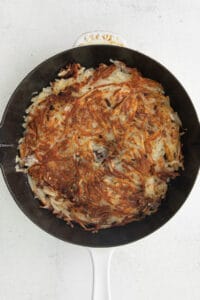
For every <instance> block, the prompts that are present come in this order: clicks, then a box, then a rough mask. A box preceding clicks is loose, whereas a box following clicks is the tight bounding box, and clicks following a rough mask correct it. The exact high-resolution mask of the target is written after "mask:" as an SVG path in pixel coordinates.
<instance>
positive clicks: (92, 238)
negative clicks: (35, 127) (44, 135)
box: [0, 45, 200, 247]
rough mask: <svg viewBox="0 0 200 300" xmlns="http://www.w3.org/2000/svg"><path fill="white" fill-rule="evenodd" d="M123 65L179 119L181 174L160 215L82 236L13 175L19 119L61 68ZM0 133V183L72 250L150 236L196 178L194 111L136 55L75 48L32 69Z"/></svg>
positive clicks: (160, 71) (173, 83)
mask: <svg viewBox="0 0 200 300" xmlns="http://www.w3.org/2000/svg"><path fill="white" fill-rule="evenodd" d="M110 58H112V59H118V60H122V61H124V62H125V63H126V64H127V65H129V66H131V67H137V68H138V69H139V70H140V71H141V73H142V74H143V75H144V76H146V77H149V78H151V79H154V80H157V81H158V82H160V83H161V84H162V85H163V87H164V89H165V91H166V94H167V95H169V96H170V99H171V105H172V106H173V108H174V109H175V111H177V112H178V113H179V116H180V118H181V120H182V122H183V127H184V128H187V131H186V133H185V135H184V136H183V138H182V143H183V145H184V147H183V151H184V157H185V170H184V171H183V172H182V174H181V176H179V177H177V178H176V179H175V180H174V181H172V182H171V183H170V185H169V189H168V193H167V196H166V199H165V200H164V201H163V203H162V205H161V207H160V209H159V211H158V212H157V213H155V214H153V215H152V216H149V217H147V218H145V219H144V220H143V221H140V222H133V223H131V224H128V225H126V226H124V227H116V228H112V229H106V230H101V231H100V232H99V233H97V234H92V233H90V232H86V231H84V230H83V229H82V228H80V227H79V226H78V225H75V226H74V228H71V227H69V226H68V225H66V223H65V222H64V221H62V220H59V219H57V218H56V217H55V216H53V215H52V214H51V213H50V212H49V211H47V210H45V209H42V208H40V204H39V201H38V200H34V196H33V193H32V192H31V190H30V188H29V185H28V182H27V178H26V176H25V175H24V174H21V173H16V171H15V156H16V154H17V141H18V140H19V138H20V137H21V136H22V133H23V128H22V126H21V124H22V122H23V115H24V111H25V109H26V108H27V107H28V106H29V105H30V99H31V97H32V93H33V92H35V91H40V90H41V89H42V88H43V87H45V86H48V85H49V82H50V81H52V80H53V79H54V78H55V77H56V75H57V73H58V71H59V69H60V68H62V67H63V66H65V65H66V64H68V63H71V62H79V63H80V64H82V65H83V66H86V67H95V66H97V65H98V64H99V63H102V62H103V63H109V59H110ZM1 126H2V127H1V128H0V143H1V144H3V145H4V146H3V147H1V148H0V162H1V167H2V171H3V175H4V178H5V181H6V183H7V185H8V188H9V190H10V192H11V194H12V196H13V198H14V199H15V201H16V203H17V204H18V205H19V207H20V208H21V209H22V210H23V212H24V213H25V214H26V215H27V216H28V217H29V218H30V219H31V220H32V221H33V222H34V223H35V224H37V225H38V226H39V227H41V228H42V229H44V230H45V231H47V232H48V233H50V234H52V235H54V236H55V237H57V238H60V239H62V240H64V241H68V242H71V243H74V244H79V245H83V246H93V247H109V246H117V245H122V244H126V243H129V242H133V241H136V240H138V239H140V238H142V237H144V236H146V235H147V234H149V233H151V232H153V231H154V230H156V229H158V228H159V227H160V226H162V225H163V224H164V223H165V222H167V221H168V220H169V219H170V218H171V217H172V216H173V215H174V214H175V213H176V212H177V210H178V209H179V208H180V206H181V205H182V204H183V203H184V201H185V200H186V198H187V196H188V194H189V192H190V190H191V188H192V186H193V184H194V181H195V178H196V175H197V172H198V168H199V153H200V127H199V122H198V119H197V116H196V113H195V110H194V108H193V105H192V103H191V101H190V99H189V97H188V95H187V94H186V92H185V91H184V89H183V87H182V86H181V85H180V83H179V82H178V81H177V80H176V79H175V77H174V76H173V75H172V74H171V73H170V72H169V71H167V70H166V69H165V68H164V67H163V66H162V65H160V64H159V63H157V62H155V61H154V60H152V59H150V58H149V57H147V56H145V55H143V54H140V53H138V52H136V51H133V50H130V49H126V48H122V47H116V46H108V45H101V46H100V45H93V46H85V47H79V48H74V49H71V50H68V51H65V52H62V53H60V54H57V55H56V56H54V57H52V58H50V59H48V60H47V61H45V62H43V63H42V64H40V65H39V66H38V67H36V68H35V69H34V70H33V71H32V72H31V73H29V74H28V75H27V77H26V78H25V79H24V80H23V81H22V82H21V83H20V85H19V86H18V87H17V89H16V90H15V92H14V94H13V95H12V97H11V99H10V101H9V103H8V106H7V108H6V110H5V113H4V116H3V120H2V124H1Z"/></svg>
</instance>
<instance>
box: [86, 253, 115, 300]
mask: <svg viewBox="0 0 200 300" xmlns="http://www.w3.org/2000/svg"><path fill="white" fill-rule="evenodd" d="M89 252H90V256H91V259H92V268H93V287H92V300H111V294H110V280H109V273H110V261H111V257H112V254H113V248H108V249H105V248H89Z"/></svg>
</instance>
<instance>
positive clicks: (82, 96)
mask: <svg viewBox="0 0 200 300" xmlns="http://www.w3.org/2000/svg"><path fill="white" fill-rule="evenodd" d="M58 76H59V78H58V79H56V80H55V81H54V82H53V83H51V86H50V87H48V88H45V89H43V91H42V92H41V93H40V94H39V95H37V96H35V97H33V99H32V104H31V105H30V107H29V108H28V109H27V110H26V113H27V115H26V116H25V123H24V124H23V125H24V127H25V131H24V136H23V137H22V138H21V139H20V141H19V156H18V157H17V159H16V163H17V170H18V171H22V172H25V173H27V175H28V178H29V183H30V186H31V188H32V190H33V192H34V193H35V195H36V196H37V197H38V198H39V199H40V200H41V202H42V204H43V206H44V207H45V208H47V209H50V210H52V212H53V213H54V214H56V215H57V216H58V217H59V218H62V219H64V220H65V221H66V222H67V223H69V224H72V222H76V223H79V224H80V225H81V226H82V227H84V228H85V229H86V230H92V231H97V230H99V229H101V228H108V227H112V226H119V225H124V224H126V223H129V222H132V221H136V220H140V219H141V218H143V217H145V216H146V215H150V214H151V213H153V212H155V211H156V210H157V209H158V207H159V205H160V202H161V200H162V199H163V198H164V197H165V195H166V191H167V182H169V180H170V179H171V178H175V177H176V176H177V175H178V171H179V169H180V168H183V156H182V153H181V144H180V126H181V121H180V119H179V117H178V114H177V113H175V112H174V111H173V109H172V107H171V106H170V101H169V98H168V97H167V96H165V94H164V90H163V88H162V86H161V85H160V84H159V83H158V82H155V81H153V80H150V79H148V78H144V77H142V76H141V74H140V73H139V72H138V71H137V69H134V68H129V67H127V66H126V65H125V64H124V63H122V62H120V61H112V64H111V65H105V64H100V65H99V67H98V68H97V69H85V68H84V67H82V66H80V65H79V64H71V65H68V66H67V67H66V68H64V69H62V70H61V71H60V73H59V74H58Z"/></svg>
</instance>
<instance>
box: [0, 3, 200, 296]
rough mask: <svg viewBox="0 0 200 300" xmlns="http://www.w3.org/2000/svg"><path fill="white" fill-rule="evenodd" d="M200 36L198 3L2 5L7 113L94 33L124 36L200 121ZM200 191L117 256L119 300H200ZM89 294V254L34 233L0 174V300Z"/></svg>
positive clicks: (0, 50)
mask: <svg viewBox="0 0 200 300" xmlns="http://www.w3.org/2000/svg"><path fill="white" fill-rule="evenodd" d="M199 28H200V1H198V0H196V1H191V0H190V1H186V0H184V1H183V0H182V1H181V0H180V1H178V0H175V1H174V0H171V1H169V0H168V1H161V0H150V1H148V0H146V1H144V0H138V1H136V0H125V1H123V0H117V1H115V0H112V1H111V0H110V1H109V0H102V1H101V0H82V1H81V0H71V1H64V0H59V1H57V0H49V1H48V0H34V1H27V0H23V1H22V0H21V1H20V0H19V1H14V0H11V1H6V0H0V114H1V115H2V113H3V110H4V108H5V106H6V103H7V101H8V99H9V97H10V95H11V93H12V92H13V90H14V89H15V87H16V86H17V85H18V83H19V82H20V81H21V79H22V78H23V77H24V76H25V75H26V74H27V73H28V72H29V71H30V70H31V69H32V68H34V67H35V66H36V65H37V64H39V63H40V62H42V61H43V60H44V59H46V58H48V57H50V56H52V55H54V54H55V53H57V52H60V51H63V50H65V49H67V48H70V47H71V46H72V44H73V42H74V40H75V39H76V38H77V37H78V36H79V35H80V34H81V33H83V32H85V31H92V30H110V31H114V32H116V33H119V34H121V35H122V36H123V37H124V38H125V39H126V40H127V41H128V44H129V46H130V47H131V48H134V49H136V50H139V51H141V52H143V53H145V54H148V55H149V56H152V57H153V58H155V59H156V60H158V61H160V62H161V63H162V64H164V65H165V66H166V67H167V68H168V69H169V70H171V71H172V73H173V74H174V75H175V76H176V77H177V78H178V79H179V80H180V81H181V82H182V84H183V85H184V87H185V88H186V90H187V91H188V93H189V95H190V97H191V99H192V101H193V103H194V105H195V107H196V109H197V111H198V113H200V102H199V101H200V100H199V94H200V83H199V68H200V37H199ZM199 187H200V178H198V180H197V181H196V184H195V187H194V188H193V190H192V193H191V194H190V196H189V198H188V201H187V202H186V204H185V205H184V206H183V207H182V209H181V210H180V211H179V212H178V214H177V215H176V216H175V217H174V218H172V220H171V221H170V222H169V223H167V224H166V225H165V226H164V227H163V228H161V229H160V230H159V231H157V232H156V233H154V234H152V235H150V236H149V237H147V238H145V239H143V240H140V241H139V242H137V243H133V244H131V245H128V246H124V247H120V248H118V249H117V250H116V251H115V253H114V256H113V258H112V262H111V275H110V276H111V290H112V299H114V300H121V299H126V300H131V299H139V300H151V299H156V300H157V299H159V300H160V299H161V300H168V299H170V300H199V299H200V188H199ZM91 285H92V269H91V262H90V259H89V255H88V252H87V249H85V248H81V247H77V246H72V245H70V244H67V243H64V242H62V241H60V240H57V239H55V238H53V237H51V236H50V235H48V234H46V233H45V232H43V231H41V230H40V229H39V228H37V227H36V226H35V225H34V224H32V223H31V222H30V221H29V220H28V219H27V218H26V217H25V216H24V215H23V213H22V212H21V211H20V210H19V209H18V207H17V206H16V204H15V202H14V201H13V199H12V197H11V195H10V194H9V192H8V190H7V187H6V186H5V183H4V181H3V178H2V175H1V174H0V299H1V300H18V299H19V300H32V299H34V300H40V299H42V300H54V299H57V300H64V299H68V300H79V299H82V300H89V299H90V297H91ZM102 300H103V299H102Z"/></svg>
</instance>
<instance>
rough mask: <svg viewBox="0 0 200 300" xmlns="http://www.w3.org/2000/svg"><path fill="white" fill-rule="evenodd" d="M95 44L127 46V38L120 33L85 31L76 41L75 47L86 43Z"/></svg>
mask: <svg viewBox="0 0 200 300" xmlns="http://www.w3.org/2000/svg"><path fill="white" fill-rule="evenodd" d="M94 44H108V45H116V46H122V47H126V46H127V42H126V40H125V39H124V38H123V37H121V36H120V35H119V34H116V33H113V32H110V31H103V30H96V31H91V32H85V33H83V34H81V35H80V36H79V37H78V38H77V40H76V41H75V42H74V45H73V46H74V47H78V46H84V45H94Z"/></svg>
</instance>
